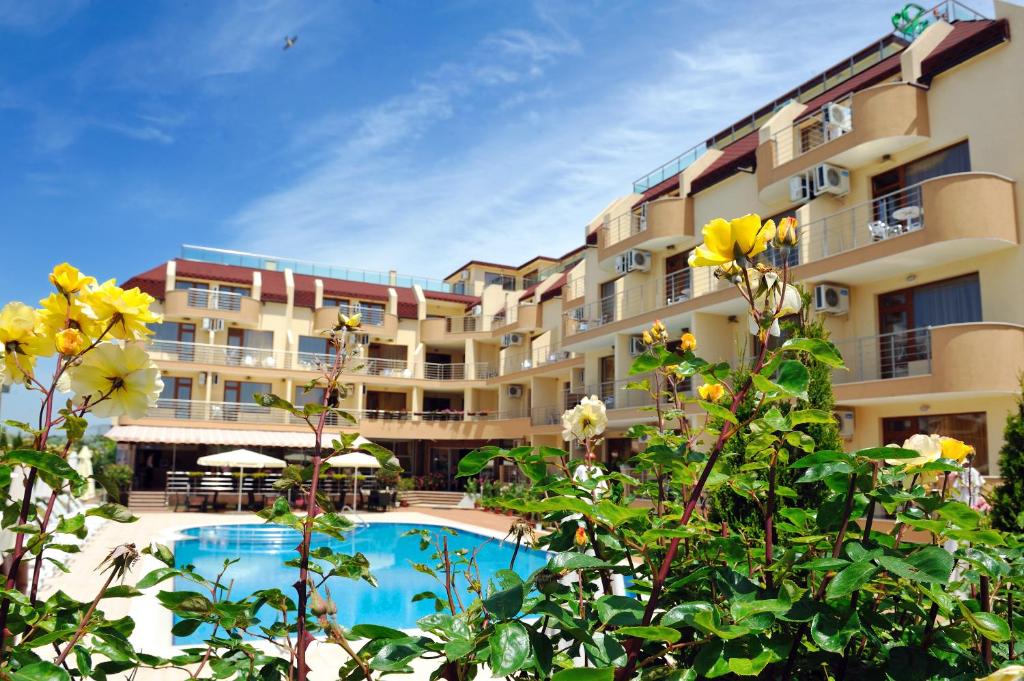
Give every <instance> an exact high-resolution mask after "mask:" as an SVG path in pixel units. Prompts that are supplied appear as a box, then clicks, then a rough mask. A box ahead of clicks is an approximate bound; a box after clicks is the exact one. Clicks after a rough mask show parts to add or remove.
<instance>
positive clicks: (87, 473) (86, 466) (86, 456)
mask: <svg viewBox="0 0 1024 681" xmlns="http://www.w3.org/2000/svg"><path fill="white" fill-rule="evenodd" d="M74 469H75V470H76V471H78V474H79V475H81V476H82V477H83V478H85V479H86V488H85V498H86V499H92V498H93V497H94V496H96V481H95V480H93V479H92V450H91V449H89V447H88V446H86V445H83V446H82V448H81V449H79V450H78V463H76V464H75V466H74Z"/></svg>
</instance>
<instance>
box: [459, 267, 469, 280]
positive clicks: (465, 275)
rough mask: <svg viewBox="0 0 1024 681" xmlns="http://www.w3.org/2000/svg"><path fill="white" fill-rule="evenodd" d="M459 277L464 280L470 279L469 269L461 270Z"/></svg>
mask: <svg viewBox="0 0 1024 681" xmlns="http://www.w3.org/2000/svg"><path fill="white" fill-rule="evenodd" d="M459 279H461V280H462V281H468V280H469V270H462V271H461V272H459Z"/></svg>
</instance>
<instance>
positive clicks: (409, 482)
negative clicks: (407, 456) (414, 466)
mask: <svg viewBox="0 0 1024 681" xmlns="http://www.w3.org/2000/svg"><path fill="white" fill-rule="evenodd" d="M414 489H416V481H415V480H413V479H412V478H399V480H398V505H399V506H401V507H403V508H405V507H406V506H408V505H409V502H408V501H406V500H405V498H404V497H403V496H402V492H411V491H412V490H414Z"/></svg>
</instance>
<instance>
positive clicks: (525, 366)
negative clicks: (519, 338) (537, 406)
mask: <svg viewBox="0 0 1024 681" xmlns="http://www.w3.org/2000/svg"><path fill="white" fill-rule="evenodd" d="M572 357H573V354H572V353H571V352H569V351H567V350H562V349H561V348H560V347H559V346H558V345H557V344H548V345H539V346H536V347H533V348H530V349H529V350H524V351H522V352H508V351H506V353H505V357H504V359H503V360H502V363H501V371H502V373H503V374H511V373H515V372H517V371H527V370H529V369H535V368H537V367H540V366H545V365H548V364H554V363H556V362H562V361H564V360H567V359H571V358H572Z"/></svg>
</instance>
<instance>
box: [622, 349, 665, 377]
mask: <svg viewBox="0 0 1024 681" xmlns="http://www.w3.org/2000/svg"><path fill="white" fill-rule="evenodd" d="M660 366H661V358H660V357H655V356H654V355H653V354H652V353H651V351H650V350H647V351H645V352H644V353H643V354H640V355H637V357H636V359H634V360H633V364H632V366H630V367H629V375H630V376H635V375H637V374H646V373H650V372H651V371H654V370H655V369H657V368H658V367H660Z"/></svg>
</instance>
